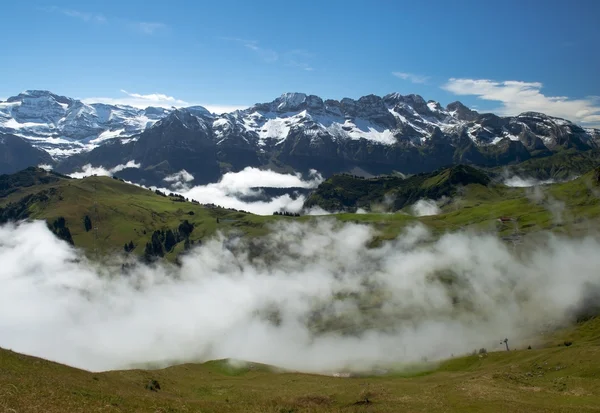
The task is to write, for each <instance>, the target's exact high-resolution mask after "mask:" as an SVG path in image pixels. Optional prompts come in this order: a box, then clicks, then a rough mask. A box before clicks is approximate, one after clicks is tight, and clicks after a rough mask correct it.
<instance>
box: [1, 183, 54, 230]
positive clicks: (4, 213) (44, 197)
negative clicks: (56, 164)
mask: <svg viewBox="0 0 600 413" xmlns="http://www.w3.org/2000/svg"><path fill="white" fill-rule="evenodd" d="M56 193H57V190H56V188H50V189H47V190H44V191H40V192H38V193H37V194H30V195H27V196H24V197H23V198H21V199H20V200H19V201H18V202H11V203H9V204H8V205H7V206H6V207H4V208H0V224H4V223H6V222H9V221H20V220H22V219H26V218H28V217H29V208H30V207H31V206H32V205H35V204H37V203H44V202H48V201H49V200H50V197H51V196H54V195H56Z"/></svg>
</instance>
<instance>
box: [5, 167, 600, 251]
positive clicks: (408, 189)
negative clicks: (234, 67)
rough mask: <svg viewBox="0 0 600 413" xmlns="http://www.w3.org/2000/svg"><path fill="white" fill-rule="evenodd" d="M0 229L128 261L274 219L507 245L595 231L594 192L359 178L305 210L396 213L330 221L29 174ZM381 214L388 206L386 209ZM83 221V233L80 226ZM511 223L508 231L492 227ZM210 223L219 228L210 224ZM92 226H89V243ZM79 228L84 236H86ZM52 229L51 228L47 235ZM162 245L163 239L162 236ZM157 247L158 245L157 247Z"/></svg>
mask: <svg viewBox="0 0 600 413" xmlns="http://www.w3.org/2000/svg"><path fill="white" fill-rule="evenodd" d="M0 191H2V195H3V196H2V197H1V198H0V222H1V221H3V220H4V221H5V220H6V219H7V218H12V219H22V218H32V219H45V220H47V221H48V223H49V224H50V225H54V224H56V221H57V219H58V218H59V217H63V218H64V219H65V226H66V227H67V228H68V230H69V232H70V234H71V236H72V239H73V242H74V244H75V245H76V246H77V247H81V248H83V249H84V250H86V251H88V252H89V253H93V252H94V251H96V252H97V253H98V254H106V253H114V252H123V251H124V245H125V244H128V243H130V242H131V243H133V245H134V249H133V251H132V252H131V254H134V255H137V256H143V255H144V250H145V246H146V243H151V242H152V237H153V233H154V232H155V231H163V233H166V232H167V231H168V230H171V231H172V232H173V233H174V234H176V236H177V234H178V230H179V226H180V225H181V224H182V223H183V222H184V221H186V220H187V221H188V222H189V223H190V224H192V225H193V230H192V231H191V233H190V234H189V237H188V238H189V244H190V245H193V244H197V243H198V242H202V241H203V240H206V239H207V238H209V237H211V236H213V235H214V234H215V233H216V232H217V231H222V232H225V233H227V232H232V231H233V232H236V233H239V234H241V235H247V236H259V235H262V234H266V233H267V232H268V231H269V224H270V223H272V222H274V221H276V220H282V219H283V220H299V221H308V220H312V219H335V220H337V221H339V222H357V223H364V224H369V225H372V226H374V227H375V228H376V229H377V230H378V231H379V236H378V240H382V239H391V238H394V237H396V236H397V235H398V234H399V233H400V232H401V231H402V230H403V229H404V228H405V227H406V226H407V225H411V224H414V223H415V222H421V223H423V224H425V225H427V226H428V227H429V228H430V229H431V230H432V231H433V232H434V233H443V232H446V231H454V230H465V229H466V230H476V231H492V232H499V233H500V235H502V236H510V235H511V234H512V233H513V232H514V231H515V229H516V230H517V231H518V232H519V234H524V233H530V232H536V231H540V230H552V231H555V232H561V233H567V234H573V235H577V234H579V233H581V232H583V231H587V230H588V228H589V227H592V228H598V222H599V221H598V220H597V218H598V216H600V186H599V184H598V179H597V174H596V172H595V171H590V172H588V173H587V174H585V175H583V176H581V177H580V178H578V179H576V180H573V181H570V182H566V183H560V184H553V185H545V186H543V187H541V188H539V189H535V190H534V189H531V188H509V187H506V186H504V185H501V184H495V183H493V182H490V181H489V178H488V177H487V176H486V175H484V174H483V173H481V172H480V171H477V170H474V169H473V168H470V167H453V168H451V169H446V170H442V171H438V172H437V173H435V174H423V175H416V176H414V177H411V178H408V179H406V180H403V179H402V178H399V177H387V178H379V179H360V178H355V177H352V176H348V175H339V176H335V177H333V178H331V179H329V180H327V181H326V182H324V183H323V184H322V185H321V186H320V187H319V188H318V189H317V190H316V191H315V192H314V193H313V194H312V196H311V197H310V198H309V200H308V201H307V205H323V206H328V207H330V208H332V209H337V208H338V207H341V206H346V205H354V206H355V207H361V206H364V207H370V208H371V209H374V210H376V209H377V207H378V206H381V207H382V208H384V207H386V206H385V205H382V203H383V202H384V201H383V200H385V198H386V195H387V198H388V199H390V200H392V201H391V202H392V203H393V205H392V209H393V208H394V205H395V206H396V207H399V208H402V209H401V210H400V211H398V212H396V213H393V214H390V213H379V212H371V213H367V214H354V213H343V214H336V215H331V216H329V217H320V218H315V217H312V216H302V217H298V218H294V217H284V216H258V215H253V214H249V213H245V212H239V211H233V210H227V209H223V208H217V207H215V208H209V207H205V206H202V205H199V204H196V203H192V202H182V200H181V199H180V198H177V197H168V196H161V195H158V194H156V193H154V192H152V191H150V190H146V189H143V188H140V187H137V186H134V185H129V184H126V183H124V182H121V181H119V180H116V179H112V178H109V177H89V178H86V179H82V180H76V179H69V178H66V177H63V176H61V175H58V174H53V173H49V172H46V171H43V170H39V169H35V168H33V169H28V170H25V171H23V172H21V173H19V174H15V175H4V176H2V177H0ZM440 196H446V197H452V198H447V199H446V201H444V202H443V203H440V208H441V213H440V214H438V215H433V216H423V217H415V216H412V215H411V214H410V212H411V211H410V205H411V204H412V203H413V202H416V201H417V200H419V199H421V198H423V197H429V198H432V199H436V198H439V197H440ZM387 207H389V205H387ZM86 216H88V217H89V218H90V220H91V229H90V228H89V226H88V228H86V225H85V222H84V220H85V217H86ZM500 217H510V218H512V219H514V221H513V222H504V223H500V222H498V219H499V218H500ZM217 220H218V222H217ZM94 227H97V228H98V230H97V238H96V236H95V231H94V230H93V228H94ZM86 229H88V230H86ZM58 231H59V229H56V228H55V232H58ZM163 236H164V234H163ZM176 241H178V242H177V243H176V244H175V246H174V247H173V248H172V249H171V250H169V251H165V252H164V254H165V257H167V258H168V259H171V260H173V259H175V257H176V256H177V255H178V254H180V253H181V252H183V251H184V249H185V245H186V242H185V240H184V237H182V236H179V237H178V239H177V240H176ZM162 242H163V245H164V239H163V241H162Z"/></svg>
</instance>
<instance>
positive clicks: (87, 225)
mask: <svg viewBox="0 0 600 413" xmlns="http://www.w3.org/2000/svg"><path fill="white" fill-rule="evenodd" d="M83 227H84V228H85V232H89V231H90V230H91V229H92V220H91V219H90V217H89V216H87V215H86V216H85V217H84V218H83Z"/></svg>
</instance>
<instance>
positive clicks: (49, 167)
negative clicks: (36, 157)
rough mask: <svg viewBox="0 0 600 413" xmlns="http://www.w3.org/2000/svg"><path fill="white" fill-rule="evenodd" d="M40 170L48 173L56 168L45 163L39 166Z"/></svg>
mask: <svg viewBox="0 0 600 413" xmlns="http://www.w3.org/2000/svg"><path fill="white" fill-rule="evenodd" d="M38 168H42V169H45V170H46V171H51V170H52V169H54V167H53V166H52V165H48V164H45V163H42V164H39V165H38Z"/></svg>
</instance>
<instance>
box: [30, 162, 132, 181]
mask: <svg viewBox="0 0 600 413" xmlns="http://www.w3.org/2000/svg"><path fill="white" fill-rule="evenodd" d="M140 166H141V164H139V163H135V161H129V162H127V163H126V164H120V165H117V166H115V167H114V168H111V169H106V168H104V167H102V166H97V167H95V166H92V164H89V163H88V164H87V165H84V166H83V167H82V168H81V171H80V172H74V173H72V174H69V176H70V177H71V178H76V179H82V178H85V177H87V176H92V175H97V176H113V175H114V174H116V173H117V172H120V171H122V170H123V169H126V168H139V167H140ZM40 167H41V166H40Z"/></svg>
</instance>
